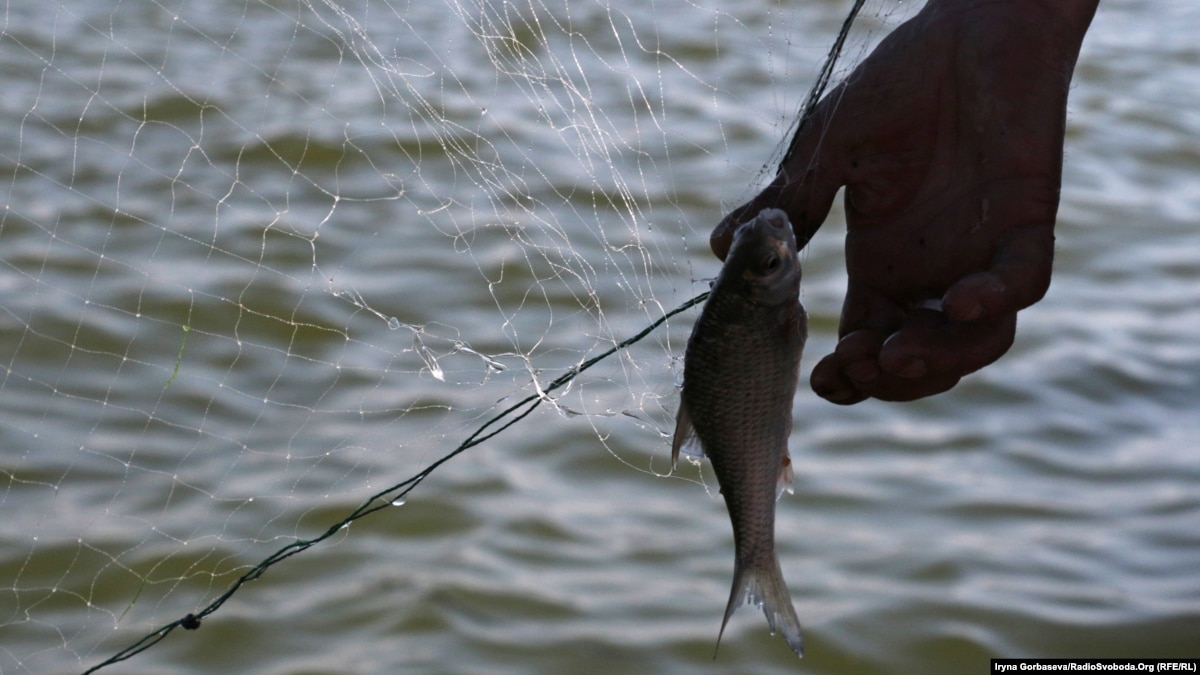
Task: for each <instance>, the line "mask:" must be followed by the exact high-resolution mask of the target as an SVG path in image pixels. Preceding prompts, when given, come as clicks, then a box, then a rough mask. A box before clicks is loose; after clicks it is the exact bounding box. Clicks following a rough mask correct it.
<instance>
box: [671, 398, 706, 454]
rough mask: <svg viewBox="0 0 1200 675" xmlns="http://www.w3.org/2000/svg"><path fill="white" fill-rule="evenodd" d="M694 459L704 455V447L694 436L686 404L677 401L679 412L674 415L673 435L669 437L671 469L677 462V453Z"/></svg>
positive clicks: (694, 430) (694, 432) (694, 431)
mask: <svg viewBox="0 0 1200 675" xmlns="http://www.w3.org/2000/svg"><path fill="white" fill-rule="evenodd" d="M680 452H682V453H683V454H684V455H686V456H688V457H689V458H692V459H694V460H699V459H700V458H702V457H704V447H703V446H702V445H700V439H699V438H697V437H696V429H695V428H694V427H693V426H692V416H691V414H690V413H688V408H687V404H686V403H684V402H683V401H680V402H679V413H678V415H676V417H675V437H674V438H672V439H671V470H672V471H674V470H675V467H676V465H678V463H679V453H680Z"/></svg>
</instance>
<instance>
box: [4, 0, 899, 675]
mask: <svg viewBox="0 0 1200 675" xmlns="http://www.w3.org/2000/svg"><path fill="white" fill-rule="evenodd" d="M634 4H635V3H615V2H611V0H595V1H588V2H565V1H562V2H560V1H558V0H520V1H515V0H514V1H512V2H509V1H502V0H489V1H483V2H474V1H471V0H446V1H445V2H406V1H404V0H391V1H387V0H351V1H347V2H334V1H333V0H325V1H320V0H304V1H301V2H295V3H287V2H275V1H273V0H244V1H234V0H229V1H222V2H196V1H191V2H189V1H187V0H177V1H166V0H151V1H147V2H121V3H112V2H100V1H89V2H49V1H48V2H36V3H34V2H29V3H11V2H10V3H5V5H4V12H3V15H2V16H0V60H2V62H3V72H4V73H6V75H5V76H4V77H5V84H6V85H7V86H6V91H5V95H4V96H3V98H2V99H0V120H2V123H3V127H4V129H5V130H6V131H5V133H4V134H2V135H0V200H2V202H3V211H2V212H0V287H2V288H3V295H2V296H0V345H3V348H2V349H0V359H2V360H3V367H4V371H3V373H2V374H0V405H2V407H3V411H4V419H3V422H2V423H0V438H2V444H3V452H2V454H0V513H2V514H3V517H0V570H2V571H0V672H5V673H9V672H11V673H23V672H50V671H53V672H69V671H73V670H78V671H83V670H87V669H89V668H93V667H97V666H100V665H102V664H107V663H111V662H113V661H116V660H122V659H125V658H128V657H130V656H133V655H135V654H138V653H139V652H141V651H142V650H144V649H147V648H149V647H151V646H153V645H155V644H157V643H158V642H159V640H161V639H162V638H164V637H166V636H167V635H168V634H170V633H172V632H174V631H176V630H182V629H189V628H192V629H194V628H198V627H199V626H200V625H201V623H202V622H204V621H207V620H210V617H213V618H212V619H211V620H215V619H216V617H214V616H213V615H214V614H215V615H217V616H219V613H220V611H222V610H224V609H228V608H229V607H230V605H231V604H236V603H237V602H241V601H242V600H243V596H241V595H237V596H236V597H235V594H237V593H238V592H239V590H241V589H242V588H243V587H244V585H245V584H246V583H247V582H249V581H253V580H258V579H260V578H261V579H262V581H261V584H269V583H270V580H271V578H272V576H271V573H268V569H270V568H271V567H273V566H274V565H275V564H277V563H281V562H283V561H285V560H288V559H290V558H292V557H293V556H295V555H297V554H300V553H305V556H304V557H305V558H308V557H309V556H313V557H319V556H321V555H322V553H321V552H320V551H321V550H322V545H327V546H329V547H334V546H337V545H338V543H339V542H344V541H345V540H346V539H348V538H353V537H355V533H356V530H355V529H354V528H351V527H350V524H351V523H352V522H356V521H357V520H359V519H362V518H364V517H365V516H368V515H371V514H374V513H377V512H378V511H380V510H387V509H391V505H393V504H396V505H399V504H402V503H404V502H405V501H409V502H410V503H411V502H412V501H413V500H415V499H416V498H417V497H418V496H419V495H420V494H421V493H422V490H417V491H416V492H414V493H412V494H410V493H409V491H410V490H412V489H413V488H416V487H417V485H418V484H419V483H420V482H421V481H422V480H423V479H424V478H425V477H426V476H428V475H430V473H431V472H432V471H433V470H434V469H437V468H438V467H440V466H442V463H443V462H446V461H447V460H449V459H451V458H453V457H455V456H457V455H458V454H459V453H462V452H464V451H474V450H476V449H477V446H479V445H480V444H483V443H486V442H488V441H490V440H491V439H492V438H494V437H497V436H498V435H499V434H504V433H509V434H518V433H520V434H524V435H523V436H521V438H522V439H524V441H523V442H528V443H530V444H533V445H537V439H539V438H545V435H546V434H550V435H553V434H566V435H567V436H568V437H569V436H570V435H572V434H573V435H574V436H575V437H579V436H583V437H585V438H586V439H588V440H589V441H590V443H589V444H587V447H584V448H579V447H574V448H556V449H555V450H554V451H556V452H571V453H577V454H581V455H582V454H587V455H590V456H592V459H591V460H590V461H593V462H597V461H601V462H605V463H607V464H609V465H615V466H619V467H621V470H622V471H624V472H626V473H627V474H632V472H636V471H643V472H649V473H654V474H663V473H665V472H666V470H667V442H666V440H665V439H666V438H667V436H668V434H669V432H670V430H671V428H672V417H673V410H674V407H675V405H676V402H677V396H676V390H675V386H676V383H677V381H678V378H679V370H680V365H679V360H680V358H681V355H682V350H683V345H684V341H685V340H686V336H687V332H688V330H689V327H690V323H691V318H692V315H690V314H682V315H680V316H675V318H671V317H672V316H674V315H675V313H676V312H680V311H683V310H686V309H687V308H688V307H690V306H691V303H692V302H694V299H695V298H697V297H698V296H699V297H702V296H700V294H701V293H702V292H703V291H704V290H705V289H706V288H707V286H706V284H705V279H706V278H709V277H711V276H712V275H713V274H715V270H716V263H715V260H714V259H713V258H712V257H711V254H710V253H709V252H708V249H707V233H708V231H709V230H710V229H711V227H712V226H713V225H714V224H715V223H716V221H717V220H718V219H719V217H720V215H721V214H722V213H723V212H724V210H726V209H728V208H730V207H732V206H734V205H736V204H737V203H738V202H739V200H741V199H744V198H746V197H748V196H749V195H751V194H752V193H753V190H754V189H755V187H756V186H759V185H761V184H762V183H763V181H764V180H766V179H768V178H769V177H770V176H771V175H772V173H773V171H774V166H775V162H777V161H778V159H779V157H780V155H781V153H782V151H783V150H785V149H786V144H787V140H788V135H789V133H790V132H791V131H792V130H793V129H794V128H795V125H796V123H797V122H798V116H797V113H798V111H799V110H800V109H801V107H802V105H803V103H804V100H805V96H806V94H807V93H808V91H809V89H810V87H812V85H813V83H814V82H815V81H818V80H819V78H820V77H821V73H822V66H823V65H824V64H825V63H826V57H827V55H828V54H829V52H830V47H831V45H833V44H834V43H835V39H837V38H838V34H839V30H840V29H842V27H843V22H844V21H845V20H846V13H847V12H848V11H849V10H850V9H851V3H849V2H820V3H796V4H795V5H794V6H791V5H789V6H786V7H784V6H780V5H777V4H775V3H770V2H752V1H745V2H650V3H639V4H638V5H639V6H634ZM911 9H912V8H909V7H906V6H904V5H902V4H901V3H898V2H893V1H892V0H873V1H872V2H870V3H867V5H866V8H865V9H864V10H863V12H862V14H861V16H860V19H859V21H858V22H856V23H855V24H854V26H853V30H851V31H849V36H850V37H849V39H848V40H847V41H846V46H845V50H846V55H845V57H844V58H843V59H842V60H841V61H839V62H837V63H838V65H837V68H835V69H834V70H833V71H831V73H830V74H831V76H832V78H833V79H835V80H836V79H837V78H838V77H842V76H844V75H845V73H846V69H848V68H850V67H852V66H853V64H854V63H855V62H856V61H857V60H859V59H861V57H862V56H863V54H865V53H866V51H867V50H869V48H870V47H871V45H872V44H874V42H875V41H876V40H878V39H879V37H881V36H882V35H884V34H886V31H887V29H888V28H889V27H890V26H893V25H895V24H896V23H898V22H899V21H901V20H902V19H903V18H905V13H906V12H910V11H911ZM549 451H550V450H546V452H549ZM453 464H457V462H454V463H450V465H453ZM501 464H502V462H500V461H499V460H496V463H488V462H483V463H482V464H478V463H477V464H476V465H475V468H474V471H473V472H466V471H460V472H458V473H454V474H451V475H448V476H447V477H446V479H445V480H446V482H445V484H444V488H445V489H446V490H447V491H463V492H469V491H479V490H484V491H486V490H488V489H492V488H490V487H489V486H490V485H492V484H493V482H494V481H495V480H496V479H495V477H494V476H490V475H489V472H498V471H500V470H501V469H500V468H499V467H500V465H501ZM413 506H415V505H413ZM413 506H410V507H409V510H390V511H386V513H390V514H393V515H394V517H395V518H397V519H400V518H401V517H405V518H409V519H416V520H418V521H419V520H421V519H422V518H432V516H431V515H430V514H424V515H421V514H419V513H418V512H416V511H413V510H412V508H413ZM409 513H413V514H415V515H407V514H409ZM387 517H388V516H387V515H379V516H375V518H387ZM396 536H403V535H396ZM445 536H447V537H453V536H454V533H453V528H452V527H451V528H449V534H445ZM329 567H333V569H329ZM319 573H323V574H329V575H338V574H339V572H338V570H337V569H336V566H335V565H326V566H325V567H322V568H321V572H319ZM261 584H260V585H258V586H255V588H256V589H262V588H263V585H261ZM348 592H353V591H348ZM347 601H349V599H347ZM251 602H253V600H251ZM205 627H206V628H207V626H205ZM186 639H187V636H183V637H181V636H179V635H172V636H171V638H170V640H169V641H168V642H170V641H175V640H186ZM130 663H136V659H135V660H134V661H131V662H130ZM235 669H236V668H235Z"/></svg>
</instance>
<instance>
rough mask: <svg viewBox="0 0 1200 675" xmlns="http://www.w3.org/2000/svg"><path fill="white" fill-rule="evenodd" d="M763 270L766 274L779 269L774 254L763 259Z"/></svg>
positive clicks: (776, 257)
mask: <svg viewBox="0 0 1200 675" xmlns="http://www.w3.org/2000/svg"><path fill="white" fill-rule="evenodd" d="M763 269H764V270H766V271H767V272H774V271H775V270H777V269H779V256H777V255H775V254H774V253H772V254H770V255H768V256H767V257H766V258H764V259H763Z"/></svg>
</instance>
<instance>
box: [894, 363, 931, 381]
mask: <svg viewBox="0 0 1200 675" xmlns="http://www.w3.org/2000/svg"><path fill="white" fill-rule="evenodd" d="M928 370H929V368H928V367H927V366H926V365H925V362H924V361H922V360H921V359H916V360H914V361H913V362H912V363H910V364H908V365H907V366H904V368H903V369H901V370H900V372H898V373H896V377H903V378H905V379H909V380H911V379H913V378H917V377H922V376H924V375H925V373H926V372H927V371H928Z"/></svg>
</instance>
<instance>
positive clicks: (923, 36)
mask: <svg viewBox="0 0 1200 675" xmlns="http://www.w3.org/2000/svg"><path fill="white" fill-rule="evenodd" d="M1097 3H1098V0H1057V2H1055V1H1050V2H1041V1H1040V0H1020V1H1018V2H1005V3H990V2H983V1H976V0H930V1H929V2H928V3H927V5H926V6H925V8H924V9H922V11H921V12H920V13H919V14H918V15H917V16H915V17H914V18H913V19H911V20H910V21H908V22H906V23H904V24H903V25H901V26H900V27H898V28H897V29H896V30H895V31H893V32H892V34H891V35H889V36H888V37H887V38H885V39H884V40H883V42H882V43H880V45H879V47H878V48H877V49H876V50H875V51H874V52H873V53H872V54H871V55H870V56H869V57H868V58H867V59H866V60H865V61H863V62H862V63H861V64H860V65H859V66H858V68H857V69H856V70H855V71H854V72H853V73H852V74H851V75H850V76H849V77H848V78H846V80H845V81H844V82H843V83H842V84H841V85H839V86H838V87H836V88H835V89H834V90H833V91H831V92H830V93H829V94H828V95H827V96H825V98H823V99H822V100H821V102H820V103H819V104H818V105H817V106H816V108H815V110H814V113H813V115H812V117H811V118H810V119H809V120H808V122H807V123H806V124H805V125H804V127H803V128H802V129H801V130H800V131H799V133H798V134H797V137H796V139H795V140H794V142H793V145H792V149H791V151H790V152H789V157H788V159H787V161H786V162H785V163H784V165H783V166H782V167H781V170H780V172H779V175H778V176H777V177H776V179H775V180H774V182H772V183H771V185H769V186H768V187H767V188H766V189H765V190H763V191H762V192H761V193H760V194H759V195H758V196H756V197H755V198H754V199H752V200H751V201H750V202H748V203H746V204H744V205H742V206H740V207H738V208H737V209H735V210H734V211H733V212H731V213H730V214H729V215H727V216H726V217H725V218H724V219H723V220H722V221H721V223H720V224H719V225H718V226H717V228H716V229H715V230H714V232H713V234H712V238H711V245H712V249H713V252H714V253H716V254H717V256H718V257H720V258H722V259H724V256H725V253H726V252H727V251H728V247H729V243H730V241H731V239H732V235H733V231H734V230H735V229H736V227H737V225H738V224H740V223H741V222H744V221H745V220H747V219H749V218H751V217H753V216H754V214H756V213H758V212H759V211H760V210H761V209H763V208H766V207H776V208H782V209H783V210H784V211H786V212H787V214H788V216H789V218H790V219H791V221H792V223H793V227H794V228H795V230H796V237H797V241H798V242H800V244H801V245H802V246H803V245H804V244H806V243H807V242H808V240H809V239H811V237H812V236H813V234H815V232H816V230H817V229H818V228H819V227H820V226H821V223H822V222H823V221H824V220H825V217H826V216H827V215H828V213H829V209H830V207H831V205H832V203H833V199H834V197H835V195H836V193H837V191H838V189H839V188H841V187H842V186H845V187H846V193H845V210H846V221H847V227H848V230H847V235H846V268H847V272H848V274H849V284H848V287H847V289H846V298H845V301H844V304H843V306H842V316H841V324H840V327H839V331H838V333H839V338H840V339H839V342H838V345H837V347H836V349H835V350H834V353H833V354H830V355H828V356H826V357H825V358H823V359H822V360H821V361H820V362H819V363H818V364H817V365H816V367H815V368H814V369H813V374H812V387H813V389H814V390H815V391H816V392H817V393H818V394H819V395H821V396H822V397H824V398H826V399H828V400H830V401H832V402H834V403H841V404H852V403H857V402H859V401H862V400H864V399H866V398H869V397H874V398H879V399H883V400H889V401H906V400H912V399H917V398H921V397H924V396H930V395H932V394H936V393H940V392H943V391H946V390H948V389H950V388H951V387H953V386H954V385H955V384H956V383H957V382H958V381H959V379H960V378H961V377H962V376H963V375H966V374H967V373H971V372H973V371H975V370H978V369H979V368H982V367H983V366H985V365H987V364H989V363H991V362H993V361H995V360H996V359H997V358H999V357H1000V356H1001V355H1003V354H1004V353H1005V352H1006V351H1007V350H1008V348H1009V347H1010V346H1011V345H1012V342H1013V337H1014V335H1015V331H1016V319H1017V312H1018V310H1021V309H1024V308H1025V307H1028V306H1029V305H1031V304H1033V303H1035V302H1037V301H1038V300H1040V299H1041V298H1042V296H1043V295H1044V294H1045V292H1046V289H1047V288H1048V286H1049V284H1050V268H1051V261H1052V258H1053V254H1054V219H1055V214H1056V212H1057V210H1058V195H1059V187H1060V184H1061V176H1062V151H1063V135H1064V128H1065V123H1066V122H1065V120H1066V102H1067V92H1068V87H1069V84H1070V79H1071V73H1072V71H1073V70H1074V65H1075V59H1076V57H1077V55H1078V53H1079V47H1080V44H1081V43H1082V40H1083V35H1084V33H1085V32H1086V30H1087V26H1088V24H1089V23H1090V21H1091V17H1092V15H1093V14H1094V12H1095V9H1096V4H1097Z"/></svg>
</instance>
